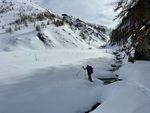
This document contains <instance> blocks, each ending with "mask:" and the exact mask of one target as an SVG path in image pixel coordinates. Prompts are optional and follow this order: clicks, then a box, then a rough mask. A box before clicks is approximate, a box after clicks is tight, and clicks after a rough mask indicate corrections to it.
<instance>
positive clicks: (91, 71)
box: [82, 65, 93, 82]
mask: <svg viewBox="0 0 150 113" xmlns="http://www.w3.org/2000/svg"><path fill="white" fill-rule="evenodd" d="M82 68H83V69H84V70H87V73H88V79H89V80H90V81H91V82H92V77H91V74H92V73H93V67H92V66H89V65H87V66H86V67H84V66H82Z"/></svg>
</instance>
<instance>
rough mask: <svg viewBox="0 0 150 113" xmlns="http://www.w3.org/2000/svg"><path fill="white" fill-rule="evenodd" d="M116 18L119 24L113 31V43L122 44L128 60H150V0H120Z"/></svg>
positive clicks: (116, 9)
mask: <svg viewBox="0 0 150 113" xmlns="http://www.w3.org/2000/svg"><path fill="white" fill-rule="evenodd" d="M115 11H120V12H119V14H118V15H117V16H116V18H115V19H120V20H121V21H120V23H119V25H117V27H116V28H115V29H114V30H113V31H112V35H111V44H112V45H114V44H118V45H121V46H122V51H125V52H126V54H127V55H128V56H129V57H128V61H129V62H134V61H135V60H148V61H149V60H150V0H119V1H118V5H117V7H116V8H115Z"/></svg>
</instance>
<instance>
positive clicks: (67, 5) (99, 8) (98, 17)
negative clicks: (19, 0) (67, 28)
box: [37, 0, 117, 28]
mask: <svg viewBox="0 0 150 113" xmlns="http://www.w3.org/2000/svg"><path fill="white" fill-rule="evenodd" d="M37 1H39V2H41V3H42V4H43V5H45V6H46V7H47V8H49V9H50V10H51V11H53V12H55V13H57V14H59V15H61V14H62V13H66V14H68V15H72V16H74V17H77V18H80V19H82V20H85V21H88V22H92V23H97V24H100V25H105V26H108V27H110V28H114V27H115V26H116V24H117V21H113V19H114V18H115V15H116V13H115V12H113V8H114V7H115V5H116V2H117V0H84V1H83V0H37Z"/></svg>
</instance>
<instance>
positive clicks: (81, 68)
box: [76, 67, 82, 76]
mask: <svg viewBox="0 0 150 113" xmlns="http://www.w3.org/2000/svg"><path fill="white" fill-rule="evenodd" d="M81 70H82V67H81V69H80V70H79V72H78V73H77V74H76V76H78V75H79V73H80V72H81Z"/></svg>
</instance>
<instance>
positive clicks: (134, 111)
mask: <svg viewBox="0 0 150 113" xmlns="http://www.w3.org/2000/svg"><path fill="white" fill-rule="evenodd" d="M114 63H115V56H114V55H113V54H112V50H106V49H103V50H82V49H77V50H73V49H62V50H47V51H39V50H38V51H14V52H0V64H1V65H0V69H1V70H0V113H84V112H85V111H88V110H89V109H91V107H92V106H93V105H94V104H96V103H97V102H98V103H101V105H100V106H99V107H98V108H97V109H96V110H95V111H93V112H92V113H149V112H150V107H149V105H150V77H149V73H150V71H149V67H150V62H142V61H137V62H135V63H134V64H130V63H127V62H124V63H123V66H122V67H121V68H120V69H119V70H118V71H116V72H115V73H116V74H118V75H119V78H121V79H123V81H118V82H115V83H112V84H109V85H103V82H102V81H100V80H98V79H97V78H96V77H101V76H102V77H103V76H104V75H106V76H114V73H110V72H108V71H106V70H110V69H112V67H111V64H114ZM87 64H89V65H92V66H93V67H94V73H93V80H94V82H93V83H91V82H90V81H89V80H88V79H87V77H86V76H84V75H86V71H85V70H81V72H80V73H79V75H77V73H78V72H79V70H80V69H81V67H82V66H83V65H84V66H86V65H87ZM76 75H77V76H76Z"/></svg>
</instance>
